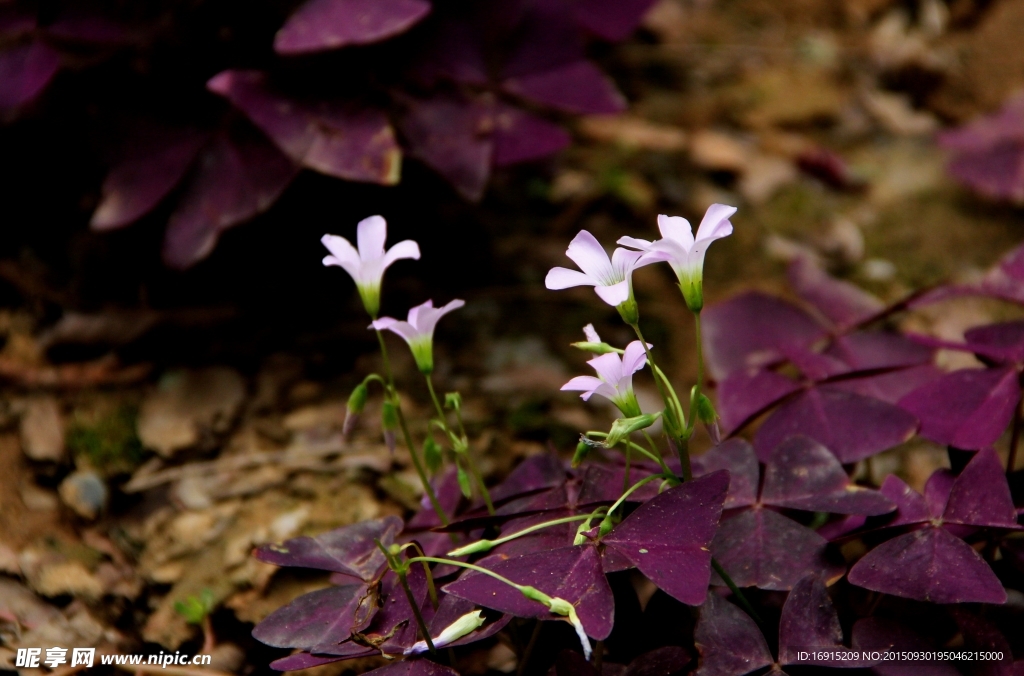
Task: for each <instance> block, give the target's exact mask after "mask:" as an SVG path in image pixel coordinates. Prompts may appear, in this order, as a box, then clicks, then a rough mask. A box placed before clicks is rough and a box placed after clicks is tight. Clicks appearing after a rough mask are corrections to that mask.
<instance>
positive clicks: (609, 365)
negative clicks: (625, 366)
mask: <svg viewBox="0 0 1024 676" xmlns="http://www.w3.org/2000/svg"><path fill="white" fill-rule="evenodd" d="M587 363H588V364H590V366H591V367H592V368H593V369H594V370H595V371H597V375H598V376H600V377H601V380H603V381H604V382H606V383H611V384H612V385H614V384H615V383H617V382H619V380H620V379H621V378H622V376H623V373H622V358H621V357H620V356H619V355H618V354H616V353H615V352H609V353H608V354H602V355H600V356H598V357H594V358H593V359H591V360H589V361H588V362H587Z"/></svg>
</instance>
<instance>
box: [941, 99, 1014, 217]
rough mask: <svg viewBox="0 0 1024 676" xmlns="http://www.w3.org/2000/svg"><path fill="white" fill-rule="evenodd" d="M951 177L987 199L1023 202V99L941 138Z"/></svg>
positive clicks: (1007, 104) (1012, 102) (943, 134)
mask: <svg viewBox="0 0 1024 676" xmlns="http://www.w3.org/2000/svg"><path fill="white" fill-rule="evenodd" d="M939 144H940V145H942V146H943V147H945V148H946V149H947V150H949V151H950V153H951V155H952V157H951V159H950V162H949V173H950V174H951V175H952V176H953V177H954V178H956V179H957V180H958V181H960V182H961V183H963V184H965V185H966V186H968V187H969V188H971V189H973V190H974V191H976V192H978V193H979V194H981V195H984V196H985V197H990V198H993V199H999V200H1006V201H1009V202H1015V203H1018V204H1019V203H1022V202H1024V96H1016V97H1014V98H1011V99H1010V100H1009V101H1007V102H1006V104H1005V105H1004V106H1003V108H1002V109H1001V110H1000V111H999V112H997V113H994V114H992V115H987V116H984V117H981V118H979V119H977V120H974V121H973V122H971V123H969V124H967V125H965V126H963V127H961V128H960V129H955V130H952V131H947V132H944V133H942V134H940V135H939Z"/></svg>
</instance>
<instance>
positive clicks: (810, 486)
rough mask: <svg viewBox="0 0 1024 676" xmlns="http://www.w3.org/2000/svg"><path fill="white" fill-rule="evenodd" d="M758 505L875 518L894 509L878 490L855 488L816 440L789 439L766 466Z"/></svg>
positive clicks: (841, 468)
mask: <svg viewBox="0 0 1024 676" xmlns="http://www.w3.org/2000/svg"><path fill="white" fill-rule="evenodd" d="M761 502H762V503H764V504H766V505H773V506H775V507H785V508H788V509H802V510H805V511H809V512H830V513H832V514H863V515H866V516H876V515H879V514H887V513H889V512H891V511H893V510H894V509H896V505H895V503H893V502H892V501H891V500H889V499H888V498H887V497H885V496H884V495H883V494H881V493H879V492H878V491H873V490H871V489H868V488H862V487H860V486H856V485H854V484H852V483H851V482H850V478H849V477H848V476H847V475H846V472H845V471H843V466H842V465H841V464H840V463H839V461H838V460H836V458H835V456H834V455H832V453H831V452H830V451H829V450H828V449H827V448H825V447H824V446H822V445H821V444H819V443H818V442H816V441H815V440H813V439H811V438H809V437H805V436H803V435H798V436H794V437H789V438H788V439H786V441H784V442H782V443H781V444H779V445H778V447H776V449H775V450H774V451H773V452H772V457H771V458H770V459H769V461H768V464H767V466H766V467H765V475H764V487H763V488H762V489H761Z"/></svg>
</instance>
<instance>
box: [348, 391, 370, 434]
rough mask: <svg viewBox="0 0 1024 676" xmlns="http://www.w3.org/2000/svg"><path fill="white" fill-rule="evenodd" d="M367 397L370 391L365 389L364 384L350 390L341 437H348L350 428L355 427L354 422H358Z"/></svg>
mask: <svg viewBox="0 0 1024 676" xmlns="http://www.w3.org/2000/svg"><path fill="white" fill-rule="evenodd" d="M369 396H370V391H369V388H367V387H366V383H365V382H363V383H359V384H358V385H356V387H355V389H354V390H352V394H350V395H349V397H348V405H347V406H346V407H345V424H344V425H342V428H341V434H342V436H344V437H348V435H349V434H351V432H352V428H353V427H355V426H356V421H358V420H359V414H360V413H362V412H363V409H364V408H366V400H367V398H369Z"/></svg>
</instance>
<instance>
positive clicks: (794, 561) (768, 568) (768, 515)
mask: <svg viewBox="0 0 1024 676" xmlns="http://www.w3.org/2000/svg"><path fill="white" fill-rule="evenodd" d="M827 545H828V542H827V541H826V540H825V539H824V538H822V537H821V536H820V535H818V534H817V533H815V532H814V531H813V530H811V529H809V528H807V527H805V526H801V525H800V524H798V523H796V522H795V521H793V520H792V519H789V518H786V517H784V516H782V515H781V514H778V513H776V512H773V511H771V510H769V509H754V510H748V511H743V512H740V513H739V514H737V515H736V516H734V517H732V518H729V519H726V520H725V521H723V522H722V525H721V526H720V527H719V529H718V533H717V534H716V535H715V539H714V541H712V543H711V552H712V553H713V554H714V556H715V559H716V560H717V561H718V562H719V563H720V564H722V567H723V568H725V570H726V572H727V573H728V574H729V577H731V578H732V580H733V581H734V582H735V583H736V584H737V585H738V586H740V587H759V588H761V589H778V590H784V589H791V588H792V587H793V585H794V584H796V583H797V582H798V581H799V580H800V579H801V578H803V577H805V576H807V575H811V574H816V575H819V576H821V577H823V578H825V579H827V580H831V579H834V578H836V577H838V576H840V575H842V573H843V570H844V568H843V567H842V566H839V565H836V564H835V563H833V562H832V561H830V560H829V557H828V556H827V555H826V547H827ZM717 578H718V576H717V575H716V576H715V579H714V584H725V582H724V581H722V580H719V579H717Z"/></svg>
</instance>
